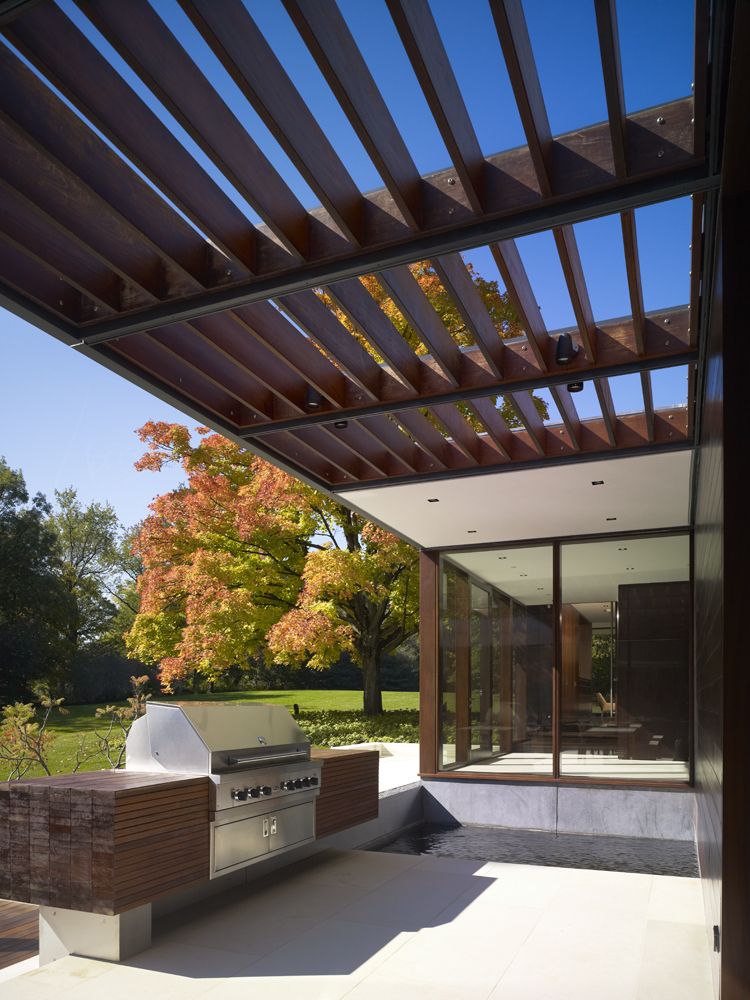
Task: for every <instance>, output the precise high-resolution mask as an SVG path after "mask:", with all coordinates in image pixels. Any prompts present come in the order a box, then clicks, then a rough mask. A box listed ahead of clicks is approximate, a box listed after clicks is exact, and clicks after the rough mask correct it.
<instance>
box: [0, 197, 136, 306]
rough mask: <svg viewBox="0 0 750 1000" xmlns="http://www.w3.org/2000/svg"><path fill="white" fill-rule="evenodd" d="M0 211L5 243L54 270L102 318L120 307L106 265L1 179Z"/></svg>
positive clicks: (115, 280) (116, 279)
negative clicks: (97, 308)
mask: <svg viewBox="0 0 750 1000" xmlns="http://www.w3.org/2000/svg"><path fill="white" fill-rule="evenodd" d="M0 191H1V192H2V202H3V211H2V214H1V215H0V231H1V232H2V233H3V235H4V236H5V238H6V239H7V240H8V242H10V243H13V244H14V245H15V246H17V247H18V248H19V249H20V250H23V251H25V253H27V254H28V255H29V256H30V257H32V258H33V259H34V260H36V261H38V262H39V263H40V264H42V265H43V266H45V267H47V268H50V269H51V270H53V271H56V272H57V273H58V274H59V275H60V277H61V278H63V279H64V281H65V282H66V284H68V285H71V286H72V287H74V288H77V289H78V290H79V291H80V292H81V294H82V295H84V296H85V297H86V298H87V299H90V300H91V302H92V305H93V306H98V307H99V310H100V311H101V313H102V315H113V314H114V313H115V311H116V310H118V309H119V308H120V304H121V300H120V281H121V279H120V278H119V277H118V276H117V275H115V274H113V273H112V271H111V270H110V268H109V267H107V265H105V264H103V263H102V262H101V261H100V260H99V259H98V258H96V257H94V256H92V255H91V254H90V253H88V251H87V250H85V249H84V248H82V247H81V246H80V245H79V244H78V243H77V242H76V241H75V240H74V239H72V238H71V237H70V235H69V234H68V233H67V232H66V231H65V230H64V229H62V228H60V227H57V226H55V225H54V224H53V222H52V221H51V220H50V219H49V218H48V217H47V216H46V215H45V214H44V213H43V212H40V211H39V210H38V209H37V207H36V205H35V204H34V203H33V202H32V201H31V200H30V199H28V198H26V197H24V196H23V195H22V194H19V192H17V191H15V190H14V189H13V188H11V187H9V186H8V185H7V184H5V183H4V182H3V181H2V180H1V179H0Z"/></svg>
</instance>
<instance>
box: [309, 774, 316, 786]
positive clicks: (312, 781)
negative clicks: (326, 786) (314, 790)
mask: <svg viewBox="0 0 750 1000" xmlns="http://www.w3.org/2000/svg"><path fill="white" fill-rule="evenodd" d="M310 784H311V785H313V786H315V785H317V784H318V779H317V778H316V777H315V776H314V775H313V777H312V778H310Z"/></svg>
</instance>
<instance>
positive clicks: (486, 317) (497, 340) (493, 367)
mask: <svg viewBox="0 0 750 1000" xmlns="http://www.w3.org/2000/svg"><path fill="white" fill-rule="evenodd" d="M432 266H433V267H434V268H435V272H436V273H437V276H438V277H439V278H440V281H441V283H442V285H443V287H444V288H445V290H446V292H447V293H448V294H449V295H450V297H451V298H452V299H453V301H454V303H455V305H456V308H457V309H458V311H459V313H460V314H461V317H462V319H463V321H464V323H466V326H467V328H468V329H469V331H470V333H471V335H472V337H473V338H474V342H475V343H476V345H477V348H478V350H479V351H481V353H482V357H483V358H484V359H485V361H486V362H487V367H488V368H489V370H490V371H491V372H492V374H493V375H494V376H495V377H496V378H502V367H503V341H502V338H501V337H500V334H499V333H498V331H497V329H496V328H495V324H494V323H493V322H492V317H491V316H490V314H489V312H488V311H487V306H486V305H485V304H484V302H483V301H482V297H481V295H480V294H479V292H478V291H477V289H476V286H475V285H474V282H473V281H472V279H471V274H470V273H469V271H468V269H467V267H466V265H465V264H464V261H463V258H462V257H461V255H460V254H457V253H455V254H446V255H445V256H444V257H436V258H435V260H433V261H432Z"/></svg>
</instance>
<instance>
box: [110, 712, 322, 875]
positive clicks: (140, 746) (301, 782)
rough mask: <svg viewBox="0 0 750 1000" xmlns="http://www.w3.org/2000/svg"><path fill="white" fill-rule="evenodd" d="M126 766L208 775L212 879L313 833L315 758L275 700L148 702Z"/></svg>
mask: <svg viewBox="0 0 750 1000" xmlns="http://www.w3.org/2000/svg"><path fill="white" fill-rule="evenodd" d="M126 767H127V768H128V769H130V770H133V771H169V772H172V773H176V774H180V773H181V774H205V775H207V776H208V777H209V778H210V779H211V792H212V800H211V807H212V813H211V864H210V869H211V870H210V872H209V875H210V877H211V878H214V877H216V876H217V875H224V874H225V873H227V872H231V871H235V870H236V869H238V868H243V867H245V866H246V865H250V864H253V863H254V862H257V861H261V860H262V859H263V858H265V857H268V856H269V855H276V854H280V853H282V852H283V851H287V850H289V849H290V848H292V847H297V846H299V845H300V844H303V843H307V842H308V841H310V840H314V838H315V801H314V800H315V797H316V796H317V795H318V794H319V791H320V772H321V765H320V764H319V763H316V762H315V761H312V760H310V743H309V741H308V739H307V737H306V736H305V734H304V733H303V731H302V730H301V729H300V727H299V726H298V725H297V723H296V722H295V720H294V719H293V718H292V716H291V715H290V714H289V712H288V711H287V710H286V709H285V708H283V707H282V706H280V705H253V704H241V705H232V704H225V703H221V702H218V703H217V702H170V703H164V702H149V703H148V705H147V708H146V714H145V715H144V716H142V717H141V718H140V719H138V720H137V721H136V722H134V723H133V726H132V728H131V730H130V733H129V734H128V740H127V748H126Z"/></svg>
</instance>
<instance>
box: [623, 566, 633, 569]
mask: <svg viewBox="0 0 750 1000" xmlns="http://www.w3.org/2000/svg"><path fill="white" fill-rule="evenodd" d="M625 569H635V566H626V567H625Z"/></svg>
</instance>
